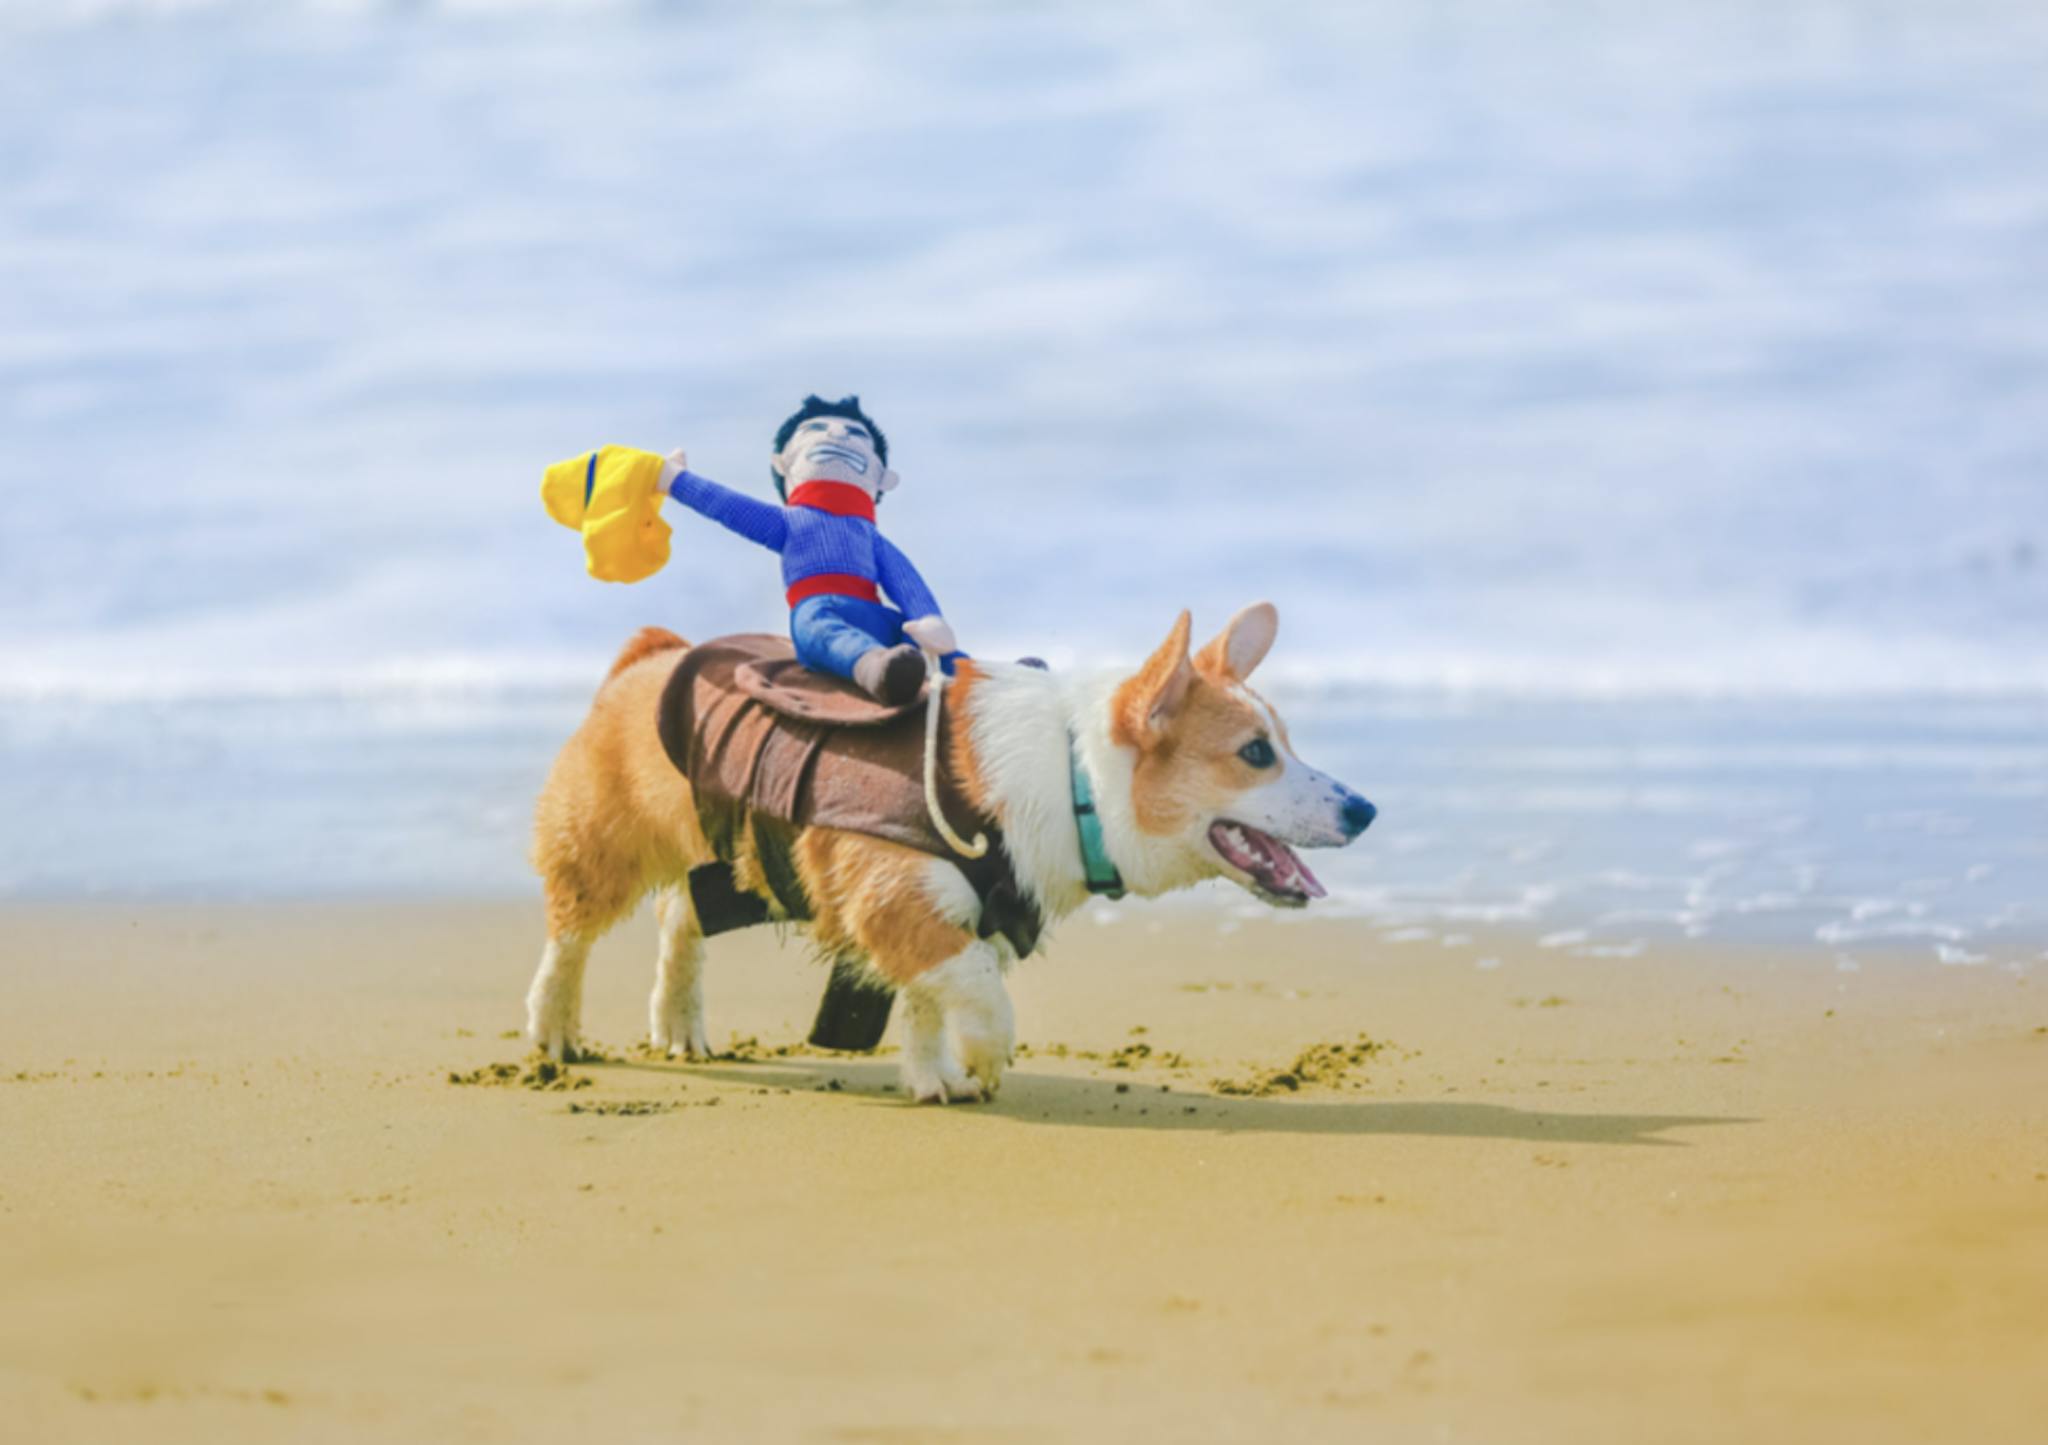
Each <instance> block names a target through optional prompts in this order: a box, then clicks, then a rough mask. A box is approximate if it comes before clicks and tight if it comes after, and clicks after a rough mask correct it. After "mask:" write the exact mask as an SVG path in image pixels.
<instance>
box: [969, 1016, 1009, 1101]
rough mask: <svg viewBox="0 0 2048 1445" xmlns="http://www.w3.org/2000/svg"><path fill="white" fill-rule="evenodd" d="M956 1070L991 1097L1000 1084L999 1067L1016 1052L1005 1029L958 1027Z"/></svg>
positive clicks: (986, 1095) (1007, 1062) (981, 1092)
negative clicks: (986, 1030) (968, 1028)
mask: <svg viewBox="0 0 2048 1445" xmlns="http://www.w3.org/2000/svg"><path fill="white" fill-rule="evenodd" d="M959 1052H960V1062H959V1065H958V1072H959V1073H960V1074H961V1075H962V1076H963V1077H965V1078H966V1079H967V1080H969V1081H970V1082H972V1083H973V1084H974V1085H975V1086H976V1088H977V1089H978V1091H979V1092H980V1094H981V1096H982V1097H983V1098H987V1099H993V1098H994V1097H995V1096H996V1090H998V1089H1000V1088H1001V1087H1002V1086H1003V1070H1004V1069H1006V1068H1008V1067H1009V1066H1010V1058H1011V1056H1012V1055H1013V1054H1014V1053H1015V1052H1016V1044H1015V1041H1014V1040H1013V1039H1012V1038H1011V1037H1010V1036H1009V1034H1008V1032H1007V1031H1003V1032H996V1031H990V1032H988V1033H975V1032H968V1031H964V1030H963V1031H962V1033H961V1034H960V1038H959Z"/></svg>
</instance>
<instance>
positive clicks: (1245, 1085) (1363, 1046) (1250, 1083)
mask: <svg viewBox="0 0 2048 1445" xmlns="http://www.w3.org/2000/svg"><path fill="white" fill-rule="evenodd" d="M1386 1047H1387V1043H1386V1041H1385V1040H1384V1039H1374V1038H1369V1037H1367V1036H1366V1035H1365V1034H1360V1035H1359V1036H1358V1037H1357V1039H1355V1040H1354V1041H1353V1042H1351V1043H1348V1044H1341V1043H1335V1044H1311V1045H1310V1046H1309V1047H1308V1048H1305V1049H1303V1050H1302V1051H1301V1052H1300V1053H1299V1054H1296V1055H1295V1056H1294V1062H1293V1063H1291V1064H1289V1065H1288V1066H1287V1067H1286V1068H1284V1069H1263V1070H1255V1071H1254V1072H1253V1073H1251V1074H1249V1075H1247V1076H1246V1077H1244V1078H1241V1079H1212V1080H1210V1083H1209V1087H1211V1088H1212V1089H1214V1090H1215V1091H1216V1092H1217V1093H1219V1094H1243V1095H1250V1096H1252V1097H1255V1098H1266V1097H1270V1096H1271V1095H1274V1094H1298V1093H1300V1092H1301V1091H1302V1090H1303V1089H1306V1088H1317V1087H1321V1088H1331V1089H1355V1088H1359V1087H1361V1086H1360V1085H1359V1083H1358V1082H1357V1081H1356V1080H1354V1079H1352V1078H1351V1077H1350V1074H1351V1071H1352V1070H1353V1069H1355V1068H1361V1067H1363V1066H1364V1065H1365V1063H1366V1062H1367V1061H1368V1060H1370V1059H1371V1058H1372V1057H1373V1055H1375V1054H1377V1053H1379V1052H1381V1051H1382V1050H1384V1049H1385V1048H1386Z"/></svg>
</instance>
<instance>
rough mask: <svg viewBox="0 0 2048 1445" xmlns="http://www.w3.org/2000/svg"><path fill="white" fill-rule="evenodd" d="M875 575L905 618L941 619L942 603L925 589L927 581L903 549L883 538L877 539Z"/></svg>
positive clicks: (877, 537)
mask: <svg viewBox="0 0 2048 1445" xmlns="http://www.w3.org/2000/svg"><path fill="white" fill-rule="evenodd" d="M875 572H876V574H877V575H878V576H879V577H880V578H881V582H882V589H883V590H884V591H886V592H887V593H888V594H889V600H890V601H891V602H894V603H895V604H896V605H897V607H898V608H900V609H902V612H903V615H904V616H905V617H907V618H909V619H910V620H911V621H913V622H916V621H920V620H922V619H924V618H927V617H937V616H938V615H939V599H938V598H936V597H934V596H932V589H931V588H929V587H927V586H925V585H924V578H922V577H920V576H918V575H917V568H915V567H913V566H911V565H910V559H909V558H908V557H906V556H904V555H903V549H902V548H900V547H898V546H897V545H896V544H895V543H894V542H891V541H890V540H889V539H888V538H887V537H883V536H880V535H877V536H876V538H875ZM943 650H944V651H951V650H952V649H951V648H946V649H943Z"/></svg>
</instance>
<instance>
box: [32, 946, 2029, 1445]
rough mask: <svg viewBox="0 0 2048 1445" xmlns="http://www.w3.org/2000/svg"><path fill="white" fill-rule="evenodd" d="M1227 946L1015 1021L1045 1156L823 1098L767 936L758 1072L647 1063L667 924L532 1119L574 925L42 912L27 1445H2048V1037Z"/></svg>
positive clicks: (759, 953)
mask: <svg viewBox="0 0 2048 1445" xmlns="http://www.w3.org/2000/svg"><path fill="white" fill-rule="evenodd" d="M1230 927H1231V931H1228V932H1223V931H1219V928H1218V924H1217V921H1216V918H1215V917H1214V916H1212V915H1209V914H1206V913H1192V914H1191V913H1186V912H1180V911H1175V910H1170V909H1158V908H1154V909H1131V910H1127V911H1126V912H1125V913H1124V914H1123V915H1122V916H1121V917H1120V918H1119V920H1118V921H1117V922H1115V923H1113V924H1110V925H1107V926H1098V925H1096V924H1095V923H1093V922H1091V921H1090V920H1089V919H1088V918H1086V917H1084V918H1082V919H1078V920H1075V921H1073V922H1071V923H1069V924H1068V925H1067V926H1066V927H1065V928H1064V929H1063V930H1062V932H1061V934H1060V936H1059V937H1057V938H1056V939H1055V940H1054V941H1053V946H1052V950H1051V953H1050V956H1049V957H1046V958H1043V959H1040V960H1037V961H1034V962H1032V963H1030V964H1028V965H1026V966H1025V968H1024V969H1023V970H1022V971H1021V972H1020V974H1019V975H1018V976H1017V978H1016V981H1015V987H1014V994H1015V997H1016V999H1017V1005H1018V1015H1019V1025H1020V1032H1021V1034H1022V1037H1023V1038H1024V1040H1025V1041H1026V1042H1027V1044H1028V1046H1029V1052H1028V1054H1027V1056H1026V1057H1024V1058H1022V1059H1020V1060H1019V1062H1018V1065H1017V1067H1016V1070H1015V1072H1014V1073H1013V1074H1012V1075H1011V1077H1010V1079H1009V1082H1008V1084H1007V1086H1006V1088H1005V1090H1004V1092H1003V1095H1002V1097H1001V1098H1000V1100H999V1101H997V1102H996V1103H995V1104H994V1105H992V1106H981V1107H968V1108H953V1109H944V1110H941V1109H931V1108H927V1109H914V1108H911V1107H909V1106H907V1105H905V1104H903V1103H902V1102H901V1100H900V1097H899V1096H898V1095H896V1094H895V1093H894V1092H893V1091H892V1088H893V1085H894V1083H895V1073H894V1065H893V1061H892V1060H890V1059H887V1058H883V1059H852V1058H841V1057H830V1056H816V1055H810V1054H807V1053H802V1052H797V1053H793V1054H786V1053H782V1052H781V1050H782V1046H785V1045H789V1044H792V1043H794V1042H795V1041H796V1040H798V1039H799V1038H801V1036H802V1034H803V1033H804V1031H805V1028H806V1026H807V1024H808V1021H809V1016H810V1011H811V1009H812V1007H813V1006H814V1004H815V1001H816V995H817V991H818V987H819V985H820V983H821V982H822V974H821V972H820V971H818V970H817V969H816V968H815V967H814V966H813V965H810V964H809V963H808V962H807V961H806V959H805V956H804V953H803V950H802V948H801V946H800V944H799V943H794V942H792V943H791V944H789V945H786V946H783V945H778V943H777V941H776V940H775V939H774V937H773V936H772V935H771V934H769V933H767V932H765V931H757V932H756V933H755V934H753V935H750V936H747V937H743V938H736V939H727V940H721V941H720V942H719V943H718V944H716V945H714V952H713V956H712V964H711V971H710V975H709V983H708V997H709V1005H710V1013H711V1026H712V1032H713V1037H714V1039H715V1040H717V1041H719V1042H720V1043H722V1044H723V1043H725V1042H727V1041H729V1040H731V1039H732V1038H733V1037H734V1036H735V1035H738V1036H741V1037H743V1038H746V1037H751V1038H753V1039H755V1040H756V1041H757V1043H756V1044H755V1045H754V1046H753V1047H751V1048H745V1049H742V1050H741V1051H740V1052H741V1053H742V1054H744V1055H747V1056H748V1057H744V1058H734V1059H729V1060H724V1061H718V1062H712V1063H707V1064H701V1065H692V1064H684V1063H680V1062H675V1063H670V1062H665V1061H655V1060H649V1059H643V1058H637V1057H634V1056H633V1055H632V1054H631V1052H630V1045H631V1043H632V1041H633V1040H634V1039H635V1038H637V1037H638V1036H639V1034H640V1030H641V1029H642V1028H643V1027H644V1005H645V996H646V990H647V987H648V985H649V983H650V982H651V973H652V956H653V941H652V932H651V929H650V928H649V926H648V925H647V923H646V921H645V919H642V920H640V921H638V922H636V924H635V925H633V926H632V927H630V928H628V929H626V930H623V931H622V932H621V933H620V934H619V935H617V936H616V937H614V938H613V939H611V940H608V941H607V943H606V944H605V945H603V946H601V947H600V948H599V950H598V952H597V954H596V956H595V959H594V961H593V968H592V976H591V980H590V984H589V989H588V1006H587V1014H586V1021H587V1026H588V1029H589V1032H590V1033H591V1035H592V1036H593V1037H594V1038H596V1039H597V1040H600V1041H603V1042H604V1043H606V1044H607V1045H609V1046H610V1047H611V1049H612V1050H613V1051H614V1052H615V1053H616V1054H617V1055H619V1057H618V1058H617V1059H616V1060H615V1061H613V1062H609V1063H603V1064H597V1065H593V1066H588V1067H581V1068H578V1069H576V1070H574V1071H573V1072H572V1075H571V1077H570V1079H569V1080H568V1081H567V1085H568V1086H567V1087H562V1088H556V1089H533V1088H529V1087H524V1086H522V1085H521V1084H520V1083H519V1082H518V1079H517V1077H516V1074H517V1071H516V1070H515V1071H513V1072H514V1074H515V1077H514V1078H513V1079H512V1080H510V1081H509V1082H508V1081H500V1080H496V1079H495V1078H493V1077H492V1066H493V1065H497V1064H517V1063H518V1062H519V1060H520V1057H521V1054H522V1046H521V1045H520V1044H519V1043H518V1042H516V1041H515V1040H510V1039H506V1038H504V1037H502V1035H503V1034H504V1032H505V1031H507V1030H510V1029H513V1028H516V1027H517V1025H518V1024H519V1022H520V1001H521V998H522V995H523V992H524V989H525V985H526V981H527V977H528V973H529V970H530V967H531V964H532V962H533V956H534V954H535V951H536V947H537V942H538V933H537V916H536V912H535V910H532V909H528V908H523V907H517V906H499V905H492V906H484V905H477V906H467V905H464V906H456V905H434V906H427V905H378V906H374V907H373V906H368V905H365V906H358V907H311V906H306V907H246V908H233V907H205V908H201V907H179V908H147V909H137V908H126V907H117V906H95V907H77V908H56V907H51V908H27V907H15V908H11V909H9V910H7V911H5V912H4V913H0V987H4V994H0V1416H4V1418H6V1419H7V1420H8V1421H9V1422H10V1425H9V1428H8V1431H7V1433H8V1434H9V1435H10V1437H12V1438H21V1439H34V1440H40V1441H72V1440H79V1441H86V1440H94V1441H97V1440H109V1439H130V1438H133V1439H149V1440H152V1441H185V1440H192V1441H209V1442H212V1441H234V1440H243V1439H252V1440H253V1439H292V1440H336V1441H342V1440H347V1441H356V1440H366V1439H375V1440H379V1441H410V1440H421V1441H447V1440H468V1439H474V1440H496V1441H502V1440H523V1439H538V1438H542V1437H545V1436H556V1437H559V1436H561V1435H562V1434H563V1433H564V1432H588V1433H589V1435H590V1437H591V1438H610V1439H620V1440H633V1441H637V1440H653V1439H662V1440H675V1439H706V1440H720V1441H726V1440H748V1439H799V1440H821V1441H861V1442H875V1441H900V1442H940V1441H944V1442H953V1441H980V1440H1000V1441H1012V1440H1014V1441H1030V1440H1069V1439H1094V1438H1116V1439H1156V1440H1166V1439H1176V1440H1208V1439H1276V1438H1294V1439H1312V1440H1356V1439H1364V1438H1372V1439H1388V1440H1480V1441H1508V1440H1512V1441H1552V1440H1555V1441H1574V1442H1581V1441H1607V1440H1613V1441H1641V1440H1651V1439H1654V1440H1659V1441H1675V1440H1728V1439H1736V1438H1743V1439H1752V1440H1758V1439H1761V1440H1779V1439H1783V1440H1798V1441H1815V1440H1843V1441H1856V1442H1883V1441H1895V1440H1896V1441H1907V1440H1930V1441H1931V1440H1970V1441H2007V1440H2010V1441H2022V1440H2028V1441H2031V1440H2039V1439H2040V1438H2042V1434H2041V1432H2042V1430H2043V1421H2044V1420H2048V1088H2044V1083H2048V992H2044V991H2043V986H2042V985H2041V984H2039V983H2037V982H2035V981H2032V980H2030V979H2029V978H2027V977H2026V976H2024V975H2015V974H2013V973H2010V972H2004V971H1995V970H1989V969H1942V968H1938V967H1934V966H1931V965H1929V964H1927V963H1925V962H1924V961H1923V959H1924V955H1916V956H1915V957H1913V958H1912V959H1910V960H1905V959H1902V960H1900V961H1898V962H1897V963H1887V962H1886V961H1885V960H1883V959H1882V958H1877V957H1866V959H1865V963H1864V967H1863V969H1862V970H1861V971H1860V972H1856V973H1840V972H1837V971H1836V969H1835V965H1834V960H1833V957H1832V955H1831V954H1830V953H1828V952H1826V951H1822V950H1808V951H1800V950H1789V951H1783V952H1762V951H1753V952H1732V951H1728V950H1706V949H1678V948H1667V949H1654V948H1653V949H1652V950H1651V951H1650V952H1649V953H1648V954H1647V955H1645V956H1644V957H1641V958H1634V959H1597V958H1582V957H1571V956H1566V955H1565V954H1563V953H1562V952H1560V951H1557V950H1546V949H1542V948H1540V947H1538V946H1537V945H1536V943H1535V942H1534V941H1533V940H1522V939H1516V938H1511V937H1495V938H1480V939H1478V940H1475V942H1474V944H1473V946H1472V947H1470V948H1465V949H1446V948H1444V947H1442V946H1440V945H1439V944H1437V943H1434V942H1407V943H1402V942H1391V941H1387V940H1384V939H1382V938H1380V937H1378V936H1377V935H1376V934H1375V933H1374V932H1373V931H1372V930H1371V929H1369V928H1367V927H1365V926H1363V925H1360V924H1356V923H1346V922H1340V921H1319V920H1316V919H1314V918H1312V917H1311V918H1306V919H1302V920H1299V921H1283V920H1280V919H1278V918H1273V919H1266V918H1260V919H1256V920H1249V921H1245V922H1242V923H1241V924H1237V925H1231V926H1230ZM1482 957H1489V958H1493V959H1497V960H1498V966H1497V967H1493V968H1485V969H1482V968H1479V967H1476V966H1475V963H1476V961H1477V960H1478V959H1480V958H1482ZM1140 1029H1142V1030H1143V1032H1137V1030H1140ZM1319 1045H1331V1046H1335V1047H1333V1048H1330V1049H1325V1050H1323V1051H1322V1052H1321V1053H1319V1054H1317V1055H1316V1056H1314V1057H1311V1058H1310V1059H1308V1060H1306V1061H1301V1060H1300V1056H1301V1055H1302V1054H1303V1052H1304V1051H1305V1050H1310V1049H1313V1048H1315V1047H1316V1046H1319ZM476 1071H482V1072H481V1075H480V1076H479V1077H478V1078H477V1081H476V1082H470V1083H463V1084H456V1083H451V1082H450V1076H451V1075H456V1076H466V1075H471V1074H472V1073H475V1072H476ZM586 1080H587V1083H586V1082H584V1081H586ZM1290 1081H1291V1082H1290ZM1226 1090H1231V1091H1235V1090H1250V1091H1251V1092H1226ZM17 1432H18V1433H17Z"/></svg>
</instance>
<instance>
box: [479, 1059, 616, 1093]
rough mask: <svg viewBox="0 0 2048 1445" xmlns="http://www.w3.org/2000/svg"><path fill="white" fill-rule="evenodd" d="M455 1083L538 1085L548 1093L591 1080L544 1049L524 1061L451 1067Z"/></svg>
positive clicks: (585, 1085) (585, 1084) (582, 1086)
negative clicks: (462, 1070) (457, 1069)
mask: <svg viewBox="0 0 2048 1445" xmlns="http://www.w3.org/2000/svg"><path fill="white" fill-rule="evenodd" d="M448 1082H449V1083H451V1084H480V1085H482V1086H484V1087H485V1088H493V1089H514V1088H517V1089H538V1090H542V1091H544V1092H547V1093H561V1092H564V1091H566V1090H569V1089H587V1088H589V1087H590V1080H589V1078H588V1077H587V1076H585V1075H582V1074H572V1073H570V1072H569V1066H568V1065H567V1064H561V1063H557V1062H556V1061H555V1060H553V1059H551V1058H549V1057H547V1055H545V1054H543V1053H540V1052H539V1051H538V1050H536V1051H535V1052H533V1053H531V1054H528V1055H527V1056H526V1059H525V1061H524V1062H523V1063H518V1064H485V1065H484V1066H483V1067H482V1068H480V1069H471V1070H470V1071H469V1072H468V1073H457V1072H455V1071H453V1070H450V1071H449V1074H448Z"/></svg>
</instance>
